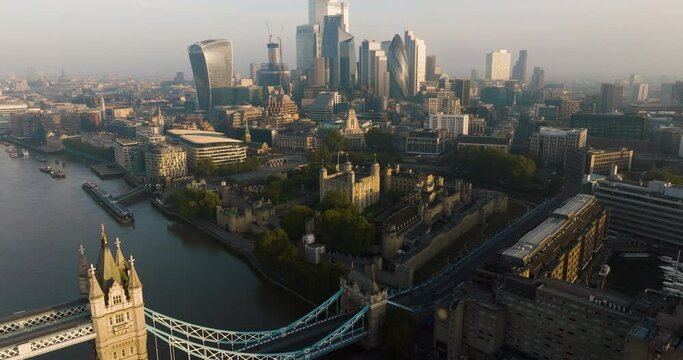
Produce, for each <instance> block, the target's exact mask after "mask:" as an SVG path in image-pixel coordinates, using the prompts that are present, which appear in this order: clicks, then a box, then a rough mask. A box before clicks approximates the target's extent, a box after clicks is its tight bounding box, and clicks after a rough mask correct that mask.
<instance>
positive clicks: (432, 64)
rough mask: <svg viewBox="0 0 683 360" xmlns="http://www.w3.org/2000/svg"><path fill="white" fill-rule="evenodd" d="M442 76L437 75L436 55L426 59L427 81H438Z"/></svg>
mask: <svg viewBox="0 0 683 360" xmlns="http://www.w3.org/2000/svg"><path fill="white" fill-rule="evenodd" d="M440 75H441V74H437V73H436V55H429V56H427V58H426V59H425V79H426V80H427V81H437V80H439V76H440Z"/></svg>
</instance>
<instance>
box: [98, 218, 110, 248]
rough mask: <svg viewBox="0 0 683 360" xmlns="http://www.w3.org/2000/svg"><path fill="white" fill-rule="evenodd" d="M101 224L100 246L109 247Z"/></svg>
mask: <svg viewBox="0 0 683 360" xmlns="http://www.w3.org/2000/svg"><path fill="white" fill-rule="evenodd" d="M101 226H102V232H101V233H100V240H101V241H102V247H103V248H104V247H105V246H106V247H109V242H108V241H107V233H106V232H105V231H104V224H102V225H101Z"/></svg>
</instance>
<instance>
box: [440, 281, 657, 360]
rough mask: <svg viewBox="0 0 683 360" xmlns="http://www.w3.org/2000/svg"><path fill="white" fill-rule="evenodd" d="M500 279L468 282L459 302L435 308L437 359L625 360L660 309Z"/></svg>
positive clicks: (587, 291) (609, 294)
mask: <svg viewBox="0 0 683 360" xmlns="http://www.w3.org/2000/svg"><path fill="white" fill-rule="evenodd" d="M481 273H482V272H480V274H481ZM482 276H483V275H482ZM493 277H494V279H495V280H494V281H493V283H492V284H490V285H489V284H486V285H478V284H472V285H464V286H462V287H460V288H459V289H457V290H456V295H455V296H456V298H455V299H448V301H443V302H440V303H438V304H436V305H435V307H434V313H435V314H434V315H435V324H434V345H435V352H436V354H437V358H439V359H448V360H458V359H495V358H504V359H553V360H554V359H582V360H622V359H624V358H627V357H626V355H627V354H626V351H625V348H626V339H627V337H628V336H629V334H630V333H631V330H632V329H634V328H635V327H636V325H637V324H638V323H639V322H640V320H641V319H642V317H643V315H642V314H643V313H644V312H646V311H647V312H648V313H649V312H650V311H652V310H649V309H647V308H645V306H644V304H642V303H639V302H638V299H637V298H633V297H631V296H627V295H623V294H619V293H615V292H613V291H608V290H598V289H592V288H588V287H585V286H583V285H579V284H570V283H567V282H565V281H560V280H555V279H548V278H542V279H536V280H530V279H524V278H520V277H517V276H514V275H493ZM628 359H631V358H628ZM633 359H634V360H635V358H633ZM639 359H644V358H639Z"/></svg>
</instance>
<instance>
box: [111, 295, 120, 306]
mask: <svg viewBox="0 0 683 360" xmlns="http://www.w3.org/2000/svg"><path fill="white" fill-rule="evenodd" d="M112 302H113V303H114V305H118V304H120V303H121V302H122V299H121V295H116V296H114V299H113V300H112Z"/></svg>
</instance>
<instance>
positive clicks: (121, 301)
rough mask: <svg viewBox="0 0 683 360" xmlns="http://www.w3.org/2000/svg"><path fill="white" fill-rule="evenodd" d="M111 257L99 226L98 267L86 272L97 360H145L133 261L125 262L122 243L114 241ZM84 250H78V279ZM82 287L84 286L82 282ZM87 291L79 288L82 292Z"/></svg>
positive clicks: (142, 320)
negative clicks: (114, 249) (114, 245)
mask: <svg viewBox="0 0 683 360" xmlns="http://www.w3.org/2000/svg"><path fill="white" fill-rule="evenodd" d="M115 244H116V255H115V257H114V256H112V253H111V251H110V249H109V242H108V241H107V234H106V233H105V231H104V225H102V237H101V250H100V254H99V258H98V260H97V267H95V266H94V265H90V269H89V270H88V271H87V279H88V283H87V294H85V296H87V298H88V302H89V303H90V313H91V316H92V322H93V325H94V328H95V333H96V334H97V337H96V338H95V350H96V352H97V357H98V359H99V360H147V327H146V324H145V313H144V309H145V304H144V301H143V297H142V283H141V282H140V278H139V277H138V273H137V271H136V270H135V259H134V258H133V257H132V256H131V257H130V259H129V260H128V261H126V259H125V257H124V255H123V251H122V250H121V242H120V241H119V240H118V239H116V243H115ZM84 252H85V251H84V249H83V247H81V279H83V276H84V275H83V264H84V263H85V255H84ZM81 284H83V282H81ZM85 290H86V288H84V287H83V285H81V292H82V293H83V292H84V291H85Z"/></svg>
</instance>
